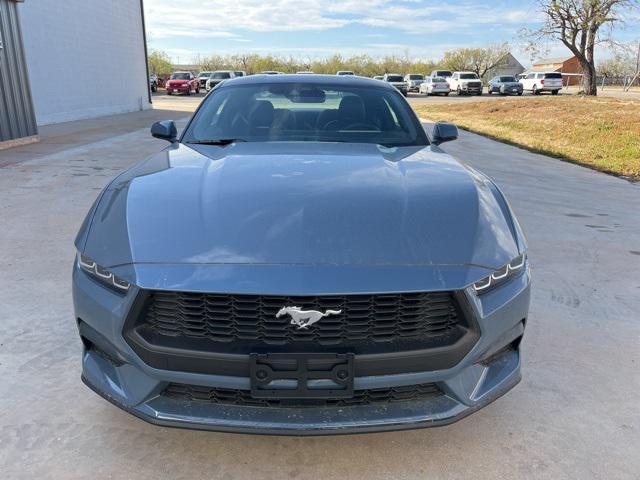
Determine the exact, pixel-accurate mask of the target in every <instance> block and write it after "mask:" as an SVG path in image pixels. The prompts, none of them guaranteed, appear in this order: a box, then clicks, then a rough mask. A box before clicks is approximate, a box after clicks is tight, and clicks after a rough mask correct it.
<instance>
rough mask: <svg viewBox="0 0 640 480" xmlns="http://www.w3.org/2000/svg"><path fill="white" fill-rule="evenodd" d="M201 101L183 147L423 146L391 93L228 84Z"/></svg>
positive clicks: (406, 110)
mask: <svg viewBox="0 0 640 480" xmlns="http://www.w3.org/2000/svg"><path fill="white" fill-rule="evenodd" d="M213 92H214V93H212V94H211V95H210V96H209V97H207V98H206V100H204V103H203V105H202V106H201V107H200V109H199V110H198V112H197V113H196V114H195V116H194V118H193V121H192V122H191V123H190V125H189V128H188V129H187V131H186V133H185V135H184V137H183V139H182V140H183V142H186V143H197V142H201V143H202V142H204V143H206V142H215V141H219V140H230V139H233V140H237V141H244V142H285V141H286V142H347V143H374V144H381V145H385V146H390V147H393V146H411V145H426V144H427V143H428V140H427V137H426V135H425V133H424V129H423V128H422V127H421V125H420V123H419V122H418V120H417V118H416V116H415V114H414V113H413V111H412V110H411V108H410V107H409V106H408V105H407V104H406V102H405V101H404V100H403V99H402V97H401V96H400V94H399V93H398V92H397V91H395V90H390V89H387V88H385V87H377V88H374V87H370V86H369V87H358V86H345V85H331V84H325V83H311V82H310V83H293V82H292V83H272V84H250V85H228V86H225V87H222V88H220V89H217V90H214V91H213Z"/></svg>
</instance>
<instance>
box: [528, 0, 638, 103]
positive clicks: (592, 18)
mask: <svg viewBox="0 0 640 480" xmlns="http://www.w3.org/2000/svg"><path fill="white" fill-rule="evenodd" d="M537 2H538V6H539V8H540V10H541V11H542V13H543V14H544V16H545V19H544V23H543V25H542V26H541V27H540V28H539V29H537V30H533V31H527V32H526V33H525V34H526V36H528V37H529V40H530V42H533V43H536V42H539V41H540V40H542V39H543V38H545V37H546V38H553V39H557V40H560V41H561V42H562V43H563V44H564V45H565V46H566V47H567V48H568V49H569V50H571V53H573V54H574V55H575V56H576V58H577V59H578V61H579V62H580V66H581V68H582V73H583V74H584V93H585V94H586V95H597V93H598V92H597V81H596V64H595V57H594V51H595V46H596V45H597V44H598V43H599V42H602V41H606V40H608V38H607V36H606V35H605V34H603V33H602V32H601V29H602V28H603V27H606V28H608V29H609V31H610V29H611V28H612V27H613V26H614V25H615V24H616V23H619V22H620V21H621V18H620V13H621V12H622V11H623V10H624V9H625V8H633V7H635V6H637V0H537Z"/></svg>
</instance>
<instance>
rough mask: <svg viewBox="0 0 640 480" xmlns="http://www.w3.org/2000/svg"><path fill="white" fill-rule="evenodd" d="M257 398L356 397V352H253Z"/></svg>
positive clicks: (250, 360) (255, 394)
mask: <svg viewBox="0 0 640 480" xmlns="http://www.w3.org/2000/svg"><path fill="white" fill-rule="evenodd" d="M249 362H250V367H249V369H250V376H251V396H252V397H253V398H271V399H280V398H284V399H287V398H291V399H296V398H297V399H303V398H307V399H323V398H351V397H353V376H354V368H353V354H352V353H266V354H260V353H252V354H251V355H250V357H249Z"/></svg>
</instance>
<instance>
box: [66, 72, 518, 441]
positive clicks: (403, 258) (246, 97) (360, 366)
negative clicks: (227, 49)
mask: <svg viewBox="0 0 640 480" xmlns="http://www.w3.org/2000/svg"><path fill="white" fill-rule="evenodd" d="M152 134H153V135H154V136H155V137H158V138H163V139H166V140H168V141H169V142H170V145H169V146H167V148H166V149H164V150H163V151H161V152H160V153H158V154H157V155H154V156H152V157H151V158H149V159H147V160H146V161H144V162H142V163H139V164H137V165H135V166H134V167H133V168H131V169H129V170H127V171H125V172H124V173H122V174H121V175H120V176H118V177H117V178H116V179H115V180H113V181H112V182H111V183H110V184H109V185H108V186H107V187H106V188H105V189H104V190H103V191H102V193H101V194H100V196H99V197H98V199H97V200H96V202H95V203H94V205H93V207H92V208H91V210H90V211H89V213H88V215H87V217H86V220H85V221H84V223H83V225H82V227H81V228H80V232H79V234H78V236H77V239H76V247H77V250H78V255H77V259H76V261H75V264H74V269H73V296H74V306H75V317H76V321H77V324H78V329H79V332H80V336H81V339H82V342H83V347H84V348H83V357H82V366H83V372H82V378H83V380H84V382H85V383H86V384H87V385H88V386H89V387H90V388H91V389H93V390H94V391H95V392H96V393H98V394H99V395H101V396H103V397H104V398H105V399H107V400H109V401H110V402H112V403H114V404H115V405H117V406H119V407H121V408H122V409H124V410H126V411H128V412H130V413H132V414H133V415H136V416H138V417H140V418H142V419H144V420H147V421H150V422H152V423H155V424H158V425H166V426H180V427H191V428H199V429H208V430H219V431H228V432H247V433H270V434H287V435H319V434H338V433H355V432H371V431H382V430H395V429H405V428H418V427H428V426H435V425H443V424H447V423H451V422H453V421H456V420H458V419H460V418H462V417H464V416H466V415H468V414H469V413H471V412H474V411H475V410H478V409H479V408H481V407H483V406H485V405H487V404H488V403H490V402H491V401H493V400H495V399H496V398H497V397H499V396H501V395H502V394H504V393H505V392H507V391H508V390H509V389H511V388H512V387H513V386H515V385H516V384H517V383H518V381H519V380H520V342H521V339H522V336H523V332H524V328H525V323H526V321H527V315H528V308H529V297H530V275H529V265H528V261H527V257H526V244H525V239H524V237H523V234H522V231H521V229H520V227H519V225H518V222H517V220H516V219H515V217H514V215H513V212H512V211H511V209H510V207H509V205H508V203H507V201H506V200H505V198H504V196H503V194H502V193H501V191H500V190H499V189H498V188H497V187H496V186H495V185H494V183H493V182H492V181H491V180H490V179H488V178H487V177H486V176H485V175H483V174H482V173H480V172H478V171H476V170H474V169H472V168H470V167H469V166H468V165H466V164H465V163H462V162H461V161H459V160H457V159H455V158H452V157H451V156H450V155H448V154H446V153H445V152H444V151H443V150H441V149H440V148H439V146H438V145H439V144H441V143H442V142H444V141H448V140H453V139H455V138H456V136H457V129H456V128H455V126H453V125H450V124H444V123H439V124H436V126H435V127H434V131H433V133H432V135H431V138H429V136H428V135H427V134H426V133H425V131H424V129H423V127H422V125H421V124H420V122H419V120H418V118H417V117H416V116H415V114H414V113H413V111H412V109H411V108H410V107H409V105H408V104H407V102H406V101H405V100H404V98H403V97H402V95H401V94H400V93H398V91H397V90H396V89H394V88H393V87H392V86H390V85H386V84H384V83H382V82H378V81H375V80H368V79H364V78H357V77H335V76H331V77H329V76H319V75H301V76H293V75H281V76H263V75H256V76H252V77H245V78H239V79H234V80H230V81H227V82H225V83H224V84H222V85H220V86H219V87H217V88H215V89H214V90H213V91H212V92H211V93H210V94H209V95H208V96H207V97H206V98H205V99H204V101H203V102H202V104H201V105H200V107H199V108H198V110H197V111H196V113H195V114H194V115H193V117H192V118H191V120H190V122H189V123H188V125H187V127H186V129H185V130H184V132H183V133H182V135H181V136H180V137H178V136H177V132H176V127H175V124H174V123H173V122H171V121H166V122H159V123H157V124H154V126H153V127H152Z"/></svg>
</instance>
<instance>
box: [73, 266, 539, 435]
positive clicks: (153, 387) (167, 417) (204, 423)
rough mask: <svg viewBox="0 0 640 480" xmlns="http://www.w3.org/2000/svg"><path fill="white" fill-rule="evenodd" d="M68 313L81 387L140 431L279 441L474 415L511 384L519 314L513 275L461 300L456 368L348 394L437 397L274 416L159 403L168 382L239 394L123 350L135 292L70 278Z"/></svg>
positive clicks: (525, 282)
mask: <svg viewBox="0 0 640 480" xmlns="http://www.w3.org/2000/svg"><path fill="white" fill-rule="evenodd" d="M73 292H74V306H75V312H76V318H77V320H78V325H79V327H80V333H81V336H82V338H83V342H84V346H85V348H84V352H83V357H82V366H83V372H82V379H83V381H84V382H85V383H86V384H87V385H88V386H89V387H90V388H91V389H92V390H94V391H95V392H97V393H98V394H99V395H101V396H102V397H104V398H105V399H107V400H108V401H110V402H111V403H113V404H115V405H116V406H118V407H120V408H122V409H124V410H125V411H127V412H129V413H131V414H133V415H135V416H137V417H139V418H141V419H143V420H146V421H148V422H151V423H154V424H157V425H164V426H173V427H185V428H196V429H204V430H215V431H226V432H244V433H264V434H281V435H327V434H347V433H364V432H374V431H386V430H399V429H410V428H421V427H430V426H438V425H445V424H448V423H452V422H455V421H457V420H460V419H461V418H464V417H465V416H467V415H469V414H470V413H472V412H474V411H476V410H478V409H480V408H482V407H483V406H485V405H487V404H488V403H490V402H492V401H493V400H495V399H496V398H498V397H499V396H501V395H503V394H504V393H506V392H507V391H508V390H510V389H511V388H513V387H514V386H515V385H516V384H517V383H518V381H519V380H520V361H521V360H520V349H519V345H520V339H521V337H522V335H523V331H524V327H525V323H526V318H527V314H528V307H529V297H530V279H529V275H528V273H527V274H523V275H521V276H520V277H518V278H516V279H514V280H512V281H511V282H509V283H508V284H506V285H504V286H502V287H500V288H498V289H497V290H496V291H494V292H490V293H487V294H485V295H483V296H482V298H478V297H475V295H473V294H471V293H470V292H467V294H468V295H469V299H470V303H471V307H472V309H473V310H474V312H475V313H474V314H475V316H476V321H477V322H478V324H479V328H480V331H481V336H480V338H479V340H478V341H477V343H476V344H475V345H474V346H473V348H472V349H471V350H470V351H469V353H468V354H467V355H466V356H465V357H464V358H463V360H462V361H460V362H459V363H458V364H457V365H455V366H453V367H451V368H447V369H442V370H433V369H429V365H425V366H424V371H419V372H412V373H402V374H392V375H376V376H363V377H356V378H355V382H354V388H355V389H356V390H361V389H370V388H381V387H394V386H406V385H417V384H423V383H434V384H436V385H437V386H438V387H439V389H440V391H441V392H442V395H437V396H433V397H429V398H425V399H419V400H411V401H403V402H397V403H388V404H384V405H380V404H371V405H359V406H351V407H313V408H309V407H306V408H301V407H297V408H280V407H278V408H274V407H251V406H235V405H221V404H212V403H207V402H201V401H188V402H187V401H184V400H181V399H175V398H171V397H168V396H165V395H163V394H162V393H163V391H164V390H165V388H166V387H167V385H169V384H170V383H180V384H186V385H198V386H207V387H215V388H227V389H238V390H247V389H248V388H249V379H248V378H245V377H237V376H236V377H234V376H223V375H209V374H198V373H186V372H180V371H170V370H163V369H158V368H152V367H150V366H149V365H147V364H146V363H144V362H143V361H142V360H141V359H140V358H139V357H138V356H137V355H136V353H135V352H134V351H133V350H132V349H131V348H130V346H129V345H128V344H127V343H126V341H125V339H124V337H123V335H122V330H123V325H124V320H125V318H126V316H127V314H128V312H129V309H130V308H131V305H132V304H133V301H134V297H135V292H131V293H129V294H128V295H127V296H125V297H122V296H120V295H118V294H115V293H112V292H110V291H107V290H106V289H104V288H103V287H101V286H100V285H99V284H97V283H96V282H94V281H93V280H91V279H90V278H88V277H87V275H85V274H84V273H83V272H81V271H78V270H77V269H74V280H73Z"/></svg>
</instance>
